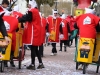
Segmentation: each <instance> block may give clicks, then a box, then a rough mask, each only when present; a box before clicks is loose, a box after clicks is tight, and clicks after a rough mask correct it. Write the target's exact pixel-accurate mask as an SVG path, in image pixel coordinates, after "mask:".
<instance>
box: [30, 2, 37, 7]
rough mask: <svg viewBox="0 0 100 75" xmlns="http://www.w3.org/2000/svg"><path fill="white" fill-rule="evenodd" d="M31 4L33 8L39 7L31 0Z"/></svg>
mask: <svg viewBox="0 0 100 75" xmlns="http://www.w3.org/2000/svg"><path fill="white" fill-rule="evenodd" d="M29 4H30V5H31V7H32V8H35V7H37V3H36V1H35V0H29Z"/></svg>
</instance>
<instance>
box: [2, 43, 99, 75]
mask: <svg viewBox="0 0 100 75" xmlns="http://www.w3.org/2000/svg"><path fill="white" fill-rule="evenodd" d="M57 50H58V54H57V55H56V56H50V53H51V46H47V47H45V48H44V56H45V57H43V58H42V59H43V63H44V65H45V68H44V69H40V70H38V69H36V70H27V69H26V66H27V65H29V64H30V51H29V50H27V51H26V56H25V60H24V61H23V62H22V69H21V70H19V69H18V68H17V61H16V62H15V63H16V67H15V68H11V67H8V68H5V71H4V73H0V75H83V74H82V70H77V71H76V70H75V62H74V60H73V59H74V52H75V47H74V46H72V47H71V48H67V52H64V51H62V52H59V44H57ZM37 66H38V60H37V58H36V67H37ZM86 75H100V70H99V73H98V74H96V66H94V65H89V67H88V68H87V73H86Z"/></svg>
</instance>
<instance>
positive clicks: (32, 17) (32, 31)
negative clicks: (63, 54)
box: [19, 0, 44, 70]
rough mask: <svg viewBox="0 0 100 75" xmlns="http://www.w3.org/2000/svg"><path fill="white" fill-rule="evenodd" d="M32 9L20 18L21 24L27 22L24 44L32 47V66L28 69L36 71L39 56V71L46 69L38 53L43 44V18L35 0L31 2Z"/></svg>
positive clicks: (30, 0)
mask: <svg viewBox="0 0 100 75" xmlns="http://www.w3.org/2000/svg"><path fill="white" fill-rule="evenodd" d="M29 5H30V7H31V8H30V9H29V11H28V12H27V14H25V15H23V16H22V17H21V18H19V22H27V23H26V24H25V28H24V33H23V43H25V44H27V45H31V47H30V49H31V64H30V65H29V66H28V67H27V69H32V70H35V56H36V55H37V57H38V60H39V66H38V67H37V68H38V69H42V68H44V65H43V63H42V59H41V56H40V53H39V51H38V46H40V45H41V44H42V43H41V28H42V26H41V17H40V14H39V10H38V9H37V4H36V1H35V0H29Z"/></svg>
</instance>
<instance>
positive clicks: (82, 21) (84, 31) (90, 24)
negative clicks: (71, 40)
mask: <svg viewBox="0 0 100 75" xmlns="http://www.w3.org/2000/svg"><path fill="white" fill-rule="evenodd" d="M94 13H95V11H94V10H92V9H89V8H85V14H83V15H80V16H78V17H77V18H76V25H75V26H76V27H75V26H74V27H75V28H78V29H79V35H80V37H83V38H92V39H95V38H96V29H98V28H99V17H97V16H96V15H94Z"/></svg>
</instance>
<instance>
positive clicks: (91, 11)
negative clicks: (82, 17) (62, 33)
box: [85, 8, 95, 14]
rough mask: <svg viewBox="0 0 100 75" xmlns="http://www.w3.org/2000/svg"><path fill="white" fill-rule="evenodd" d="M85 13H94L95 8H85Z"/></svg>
mask: <svg viewBox="0 0 100 75" xmlns="http://www.w3.org/2000/svg"><path fill="white" fill-rule="evenodd" d="M85 13H91V14H94V13H95V10H94V9H90V8H85Z"/></svg>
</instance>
